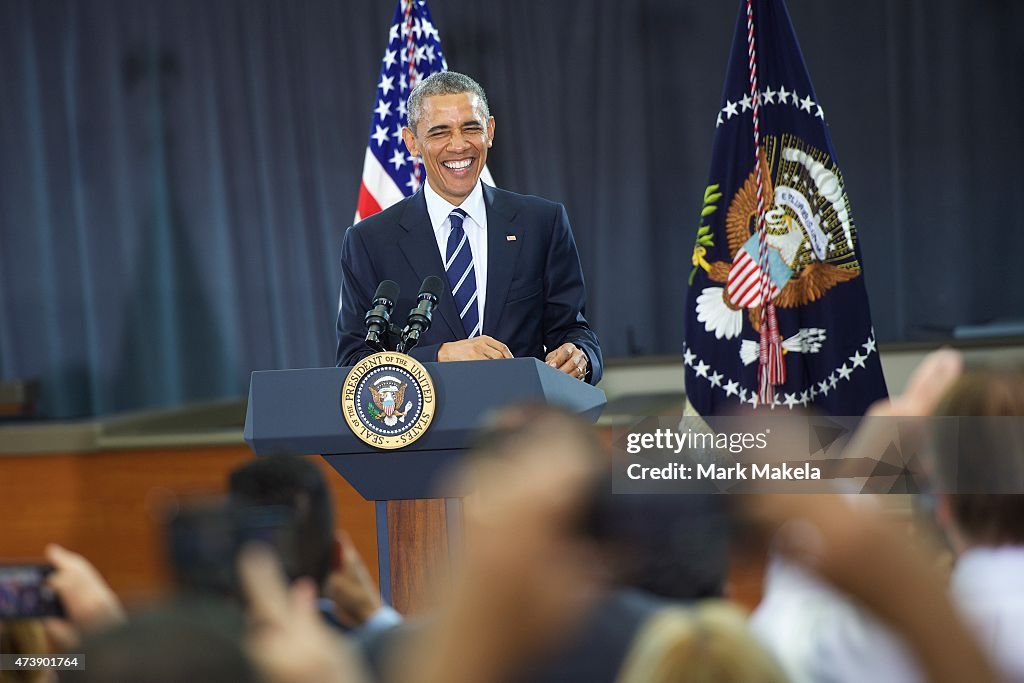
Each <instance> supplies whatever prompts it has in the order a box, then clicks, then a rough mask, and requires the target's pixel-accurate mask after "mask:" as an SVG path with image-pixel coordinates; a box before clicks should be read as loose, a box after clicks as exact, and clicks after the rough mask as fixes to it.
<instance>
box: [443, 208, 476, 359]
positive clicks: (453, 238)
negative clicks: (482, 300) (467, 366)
mask: <svg viewBox="0 0 1024 683" xmlns="http://www.w3.org/2000/svg"><path fill="white" fill-rule="evenodd" d="M467 215H468V214H467V213H466V212H465V211H463V210H462V209H455V210H454V211H452V212H451V213H450V214H449V215H448V220H449V221H450V222H451V225H452V231H451V234H449V235H448V248H447V249H446V250H445V257H444V269H445V272H447V274H448V284H449V285H451V288H452V295H453V296H454V297H455V307H456V308H458V309H459V317H461V318H462V327H464V328H465V330H466V338H467V339H468V338H470V337H476V336H478V335H479V334H480V311H479V306H478V305H477V296H476V268H474V267H473V252H472V250H470V248H469V240H468V239H466V231H465V230H463V229H462V222H463V220H465V218H466V216H467Z"/></svg>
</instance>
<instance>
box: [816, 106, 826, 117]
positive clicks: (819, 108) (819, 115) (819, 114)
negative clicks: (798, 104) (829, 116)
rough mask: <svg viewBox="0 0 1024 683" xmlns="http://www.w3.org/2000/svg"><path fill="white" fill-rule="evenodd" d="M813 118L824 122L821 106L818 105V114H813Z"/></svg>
mask: <svg viewBox="0 0 1024 683" xmlns="http://www.w3.org/2000/svg"><path fill="white" fill-rule="evenodd" d="M815 116H817V117H818V118H819V119H821V120H822V121H824V120H825V111H824V110H823V109H822V108H821V105H820V104H819V105H818V113H817V114H815Z"/></svg>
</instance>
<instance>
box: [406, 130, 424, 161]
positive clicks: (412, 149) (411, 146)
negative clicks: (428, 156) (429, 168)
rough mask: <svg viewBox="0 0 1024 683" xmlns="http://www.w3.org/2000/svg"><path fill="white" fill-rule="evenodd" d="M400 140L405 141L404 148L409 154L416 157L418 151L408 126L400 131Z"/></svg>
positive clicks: (414, 137) (414, 138)
mask: <svg viewBox="0 0 1024 683" xmlns="http://www.w3.org/2000/svg"><path fill="white" fill-rule="evenodd" d="M402 139H403V140H405V148H406V149H407V150H409V154H411V155H413V156H414V157H418V156H419V155H420V149H419V147H418V146H417V145H416V136H415V135H413V134H412V129H411V128H409V127H408V126H406V127H405V128H403V129H402Z"/></svg>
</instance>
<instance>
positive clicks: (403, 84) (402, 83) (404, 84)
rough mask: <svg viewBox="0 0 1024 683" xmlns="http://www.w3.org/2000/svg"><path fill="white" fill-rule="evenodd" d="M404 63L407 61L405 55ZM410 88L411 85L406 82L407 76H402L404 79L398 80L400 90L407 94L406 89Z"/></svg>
mask: <svg viewBox="0 0 1024 683" xmlns="http://www.w3.org/2000/svg"><path fill="white" fill-rule="evenodd" d="M402 61H403V62H404V61H405V57H404V55H403V57H402ZM408 87H409V84H408V83H407V82H406V80H405V74H402V77H401V78H399V79H398V88H399V90H401V91H402V92H405V89H406V88H408Z"/></svg>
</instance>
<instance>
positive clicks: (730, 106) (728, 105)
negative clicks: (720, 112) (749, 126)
mask: <svg viewBox="0 0 1024 683" xmlns="http://www.w3.org/2000/svg"><path fill="white" fill-rule="evenodd" d="M737 104H739V102H730V101H729V100H726V101H725V115H726V118H728V119H731V118H732V117H734V116H736V115H737V114H739V112H738V111H736V105H737Z"/></svg>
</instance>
